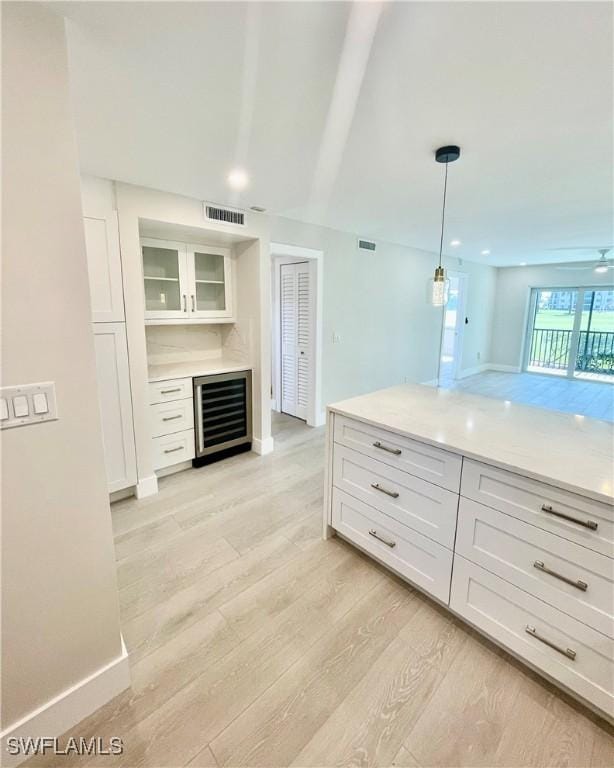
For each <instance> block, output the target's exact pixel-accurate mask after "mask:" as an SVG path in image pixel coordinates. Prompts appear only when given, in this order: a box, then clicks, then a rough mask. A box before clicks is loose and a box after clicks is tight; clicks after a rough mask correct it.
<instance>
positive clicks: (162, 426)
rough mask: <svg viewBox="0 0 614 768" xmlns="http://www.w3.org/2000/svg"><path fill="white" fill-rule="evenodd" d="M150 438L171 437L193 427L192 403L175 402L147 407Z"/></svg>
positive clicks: (189, 401)
mask: <svg viewBox="0 0 614 768" xmlns="http://www.w3.org/2000/svg"><path fill="white" fill-rule="evenodd" d="M149 420H150V423H151V436H152V437H161V436H162V435H172V434H173V433H174V432H181V431H182V430H185V429H192V428H193V427H194V403H193V401H192V399H191V398H190V399H189V400H175V401H172V402H170V403H156V404H155V405H150V406H149Z"/></svg>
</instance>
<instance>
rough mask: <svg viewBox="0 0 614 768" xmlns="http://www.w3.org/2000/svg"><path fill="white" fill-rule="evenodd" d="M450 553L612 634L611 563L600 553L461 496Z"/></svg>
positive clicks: (613, 588)
mask: <svg viewBox="0 0 614 768" xmlns="http://www.w3.org/2000/svg"><path fill="white" fill-rule="evenodd" d="M455 552H458V553H459V554H460V555H463V557H465V558H467V559H468V560H471V561H472V562H474V563H476V564H477V565H481V566H483V567H484V568H486V569H487V570H489V571H492V572H493V573H496V574H497V575H498V576H501V577H502V578H503V579H505V580H506V581H509V582H511V583H512V584H514V585H515V586H517V587H520V588H521V589H524V590H525V591H526V592H529V593H530V594H532V595H535V596H536V597H539V598H541V599H542V600H545V601H546V602H547V603H550V605H553V606H555V607H556V608H559V609H560V610H561V611H564V612H565V613H568V614H569V615H570V616H574V617H575V618H576V619H579V620H580V621H583V622H584V623H585V624H588V625H589V626H591V627H593V629H597V630H598V631H599V632H603V633H604V634H606V635H609V636H610V637H614V568H613V565H614V563H612V560H610V558H608V557H606V556H605V555H600V554H598V553H597V552H592V551H591V550H590V549H586V547H581V546H579V545H578V544H574V543H573V542H571V541H567V540H566V539H561V538H560V537H559V536H555V535H554V534H552V533H549V532H547V531H542V530H541V529H540V528H536V527H535V526H533V525H529V524H528V523H524V522H522V521H521V520H517V519H516V518H515V517H510V516H509V515H505V514H503V513H502V512H498V511H497V510H495V509H490V507H484V506H483V505H482V504H477V503H476V502H475V501H470V500H469V499H464V498H461V500H460V505H459V508H458V529H457V533H456V547H455ZM569 582H572V583H569Z"/></svg>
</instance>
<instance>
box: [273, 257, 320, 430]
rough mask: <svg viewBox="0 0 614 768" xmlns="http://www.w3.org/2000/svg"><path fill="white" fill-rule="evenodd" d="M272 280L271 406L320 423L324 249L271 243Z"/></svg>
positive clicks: (308, 420) (275, 409)
mask: <svg viewBox="0 0 614 768" xmlns="http://www.w3.org/2000/svg"><path fill="white" fill-rule="evenodd" d="M271 280H272V285H271V296H272V302H271V308H272V317H271V330H272V340H271V341H272V343H271V349H272V355H271V408H272V409H273V410H274V411H278V412H280V413H284V414H287V415H289V416H294V417H296V418H298V419H302V420H303V421H305V422H306V423H307V425H308V426H312V427H316V426H320V425H322V424H324V423H325V421H326V417H325V414H324V412H323V411H322V405H321V362H322V319H321V318H322V251H316V250H313V249H311V248H301V247H298V246H292V245H282V244H279V243H272V244H271Z"/></svg>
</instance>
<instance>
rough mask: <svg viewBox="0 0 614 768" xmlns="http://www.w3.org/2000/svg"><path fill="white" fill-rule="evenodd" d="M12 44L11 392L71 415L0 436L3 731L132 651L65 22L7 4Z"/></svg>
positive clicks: (7, 226)
mask: <svg viewBox="0 0 614 768" xmlns="http://www.w3.org/2000/svg"><path fill="white" fill-rule="evenodd" d="M2 46H3V50H2V54H3V56H2V65H3V66H2V69H3V82H2V85H3V105H2V106H3V110H2V112H3V123H2V131H3V136H2V139H3V142H2V163H3V176H2V187H3V200H2V218H3V225H4V226H3V232H2V250H3V255H2V323H3V360H2V362H3V384H4V385H15V384H22V383H28V382H39V381H47V380H52V381H54V382H55V385H56V394H57V403H58V413H59V416H60V418H59V420H58V421H53V422H47V423H44V424H37V425H33V426H28V427H22V428H17V429H11V430H6V431H3V432H2V479H3V485H2V662H3V663H2V728H3V730H5V731H6V729H7V728H10V727H11V726H12V724H14V723H15V722H16V721H18V720H20V719H21V718H27V717H28V716H29V715H30V714H31V713H32V711H33V710H34V709H35V708H37V707H41V706H45V705H46V704H47V703H48V702H49V701H50V700H51V699H53V698H54V697H57V696H59V695H61V694H62V693H63V692H64V691H65V690H66V689H67V688H69V687H70V686H73V685H78V684H79V683H80V682H82V681H83V680H84V679H85V678H87V677H88V676H90V675H92V674H94V673H96V672H98V671H99V670H101V668H104V667H105V665H107V664H109V663H112V662H113V661H114V660H116V659H121V654H122V645H121V636H120V630H119V612H118V600H117V588H116V581H115V557H114V551H113V540H112V531H111V515H110V510H109V502H108V496H107V489H106V478H105V469H104V455H103V447H102V435H101V428H100V417H99V411H98V398H97V393H96V372H95V359H94V340H93V336H92V331H91V325H90V304H89V288H88V277H87V265H86V256H85V242H84V234H83V223H82V217H81V202H80V188H79V176H78V169H77V154H76V147H75V142H74V133H73V126H72V123H71V117H70V110H69V100H68V72H67V62H66V44H65V38H64V25H63V20H62V19H61V18H60V17H59V16H58V15H56V14H55V13H53V12H52V11H51V10H49V9H47V8H45V7H43V6H40V5H39V4H37V3H5V4H3V6H2ZM115 692H117V691H115ZM90 703H92V702H91V701H90ZM102 703H104V702H103V701H100V700H97V701H94V705H95V706H99V705H100V704H102ZM81 705H84V702H83V701H81V702H80V704H79V706H76V708H75V709H73V710H72V714H73V715H75V716H76V717H77V719H81V717H83V716H85V715H87V714H89V712H88V711H84V709H83V708H80V707H81ZM54 711H57V710H54ZM38 722H40V721H38ZM54 723H55V724H58V723H61V724H62V725H63V726H65V727H68V726H70V725H73V722H68V721H67V720H66V718H64V719H63V720H62V718H61V717H60V720H57V719H56V720H48V721H46V727H45V732H44V733H40V732H39V733H37V732H36V728H35V726H34V725H33V726H32V729H31V730H30V732H29V735H31V736H40V735H45V736H52V735H59V734H57V733H54V732H53V725H54ZM62 725H58V727H62ZM62 730H63V728H62ZM3 758H4V756H3ZM3 765H4V762H3Z"/></svg>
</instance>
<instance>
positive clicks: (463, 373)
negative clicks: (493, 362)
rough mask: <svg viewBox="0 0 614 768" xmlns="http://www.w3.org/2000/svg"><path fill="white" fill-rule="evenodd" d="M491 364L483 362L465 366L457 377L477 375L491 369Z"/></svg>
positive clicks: (463, 377)
mask: <svg viewBox="0 0 614 768" xmlns="http://www.w3.org/2000/svg"><path fill="white" fill-rule="evenodd" d="M489 370H490V365H489V364H488V363H483V364H482V365H476V366H474V367H473V368H464V369H463V370H462V371H459V374H458V376H457V377H456V378H457V379H466V378H468V377H469V376H476V375H477V374H478V373H484V371H489Z"/></svg>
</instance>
